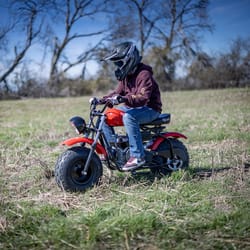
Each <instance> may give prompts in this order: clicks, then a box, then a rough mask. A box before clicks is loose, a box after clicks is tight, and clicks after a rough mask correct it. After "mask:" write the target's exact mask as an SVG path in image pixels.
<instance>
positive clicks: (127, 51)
mask: <svg viewBox="0 0 250 250" xmlns="http://www.w3.org/2000/svg"><path fill="white" fill-rule="evenodd" d="M103 60H104V61H111V62H113V63H114V64H115V66H116V67H117V68H116V70H115V76H116V78H117V80H118V86H117V88H116V89H115V90H114V91H113V92H111V93H109V94H108V95H106V96H104V97H103V98H102V99H101V100H100V102H102V103H105V102H109V101H110V100H112V103H110V106H112V105H114V104H119V103H123V104H124V105H122V106H119V107H118V109H120V110H122V111H124V112H125V114H124V115H123V123H124V127H125V130H126V133H127V135H128V138H129V148H130V158H129V160H128V161H127V163H126V164H125V165H124V166H123V167H122V170H123V171H131V170H133V169H136V168H138V167H141V166H143V165H144V164H145V153H144V147H143V143H142V137H141V133H140V124H144V123H149V122H151V121H153V120H155V119H156V118H158V117H159V115H160V113H161V111H162V102H161V95H160V90H159V86H158V84H157V83H156V81H155V79H154V78H153V70H152V67H150V66H148V65H146V64H144V63H142V62H141V60H142V57H141V56H140V54H139V51H138V49H137V48H136V46H135V45H134V44H133V43H131V42H124V43H121V44H119V45H117V46H116V48H115V49H114V50H113V52H112V53H111V54H110V55H108V56H106V57H105V58H103ZM110 97H112V99H110ZM103 132H104V134H105V136H106V138H107V140H108V141H109V142H111V141H112V134H113V130H112V128H111V127H109V126H108V125H107V124H105V125H104V127H103Z"/></svg>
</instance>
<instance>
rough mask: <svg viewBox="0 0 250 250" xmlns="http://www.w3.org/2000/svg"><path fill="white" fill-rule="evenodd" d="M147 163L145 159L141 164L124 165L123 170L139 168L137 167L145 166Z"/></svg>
mask: <svg viewBox="0 0 250 250" xmlns="http://www.w3.org/2000/svg"><path fill="white" fill-rule="evenodd" d="M145 163H146V162H145V161H143V162H141V163H140V164H137V165H135V166H130V167H129V168H124V167H123V168H122V170H123V171H132V170H135V169H137V168H139V167H141V166H143V165H144V164H145Z"/></svg>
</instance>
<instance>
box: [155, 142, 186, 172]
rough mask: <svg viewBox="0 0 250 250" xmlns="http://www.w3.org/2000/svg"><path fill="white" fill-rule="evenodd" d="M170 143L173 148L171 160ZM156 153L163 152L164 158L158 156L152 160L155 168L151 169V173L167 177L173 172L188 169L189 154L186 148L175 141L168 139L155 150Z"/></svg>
mask: <svg viewBox="0 0 250 250" xmlns="http://www.w3.org/2000/svg"><path fill="white" fill-rule="evenodd" d="M170 142H171V144H172V147H173V154H174V157H173V159H172V158H171V151H170ZM156 151H157V152H159V153H160V152H161V151H164V152H166V153H164V156H162V155H158V156H155V157H154V158H153V161H154V162H155V163H156V165H157V166H156V167H153V168H151V171H152V173H154V174H160V175H167V174H170V173H171V172H173V171H178V170H181V169H186V168H188V165H189V154H188V151H187V148H186V146H185V145H184V144H183V143H182V142H181V141H179V140H177V139H172V138H171V139H168V140H165V141H163V142H162V143H161V144H160V145H159V147H158V148H157V150H156Z"/></svg>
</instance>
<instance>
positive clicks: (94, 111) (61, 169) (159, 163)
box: [55, 98, 189, 192]
mask: <svg viewBox="0 0 250 250" xmlns="http://www.w3.org/2000/svg"><path fill="white" fill-rule="evenodd" d="M98 107H100V102H99V100H98V99H97V98H92V99H91V100H90V121H89V123H88V124H86V122H85V120H84V119H83V118H81V117H79V116H75V117H73V118H71V119H70V122H71V124H72V126H73V127H74V128H75V130H76V132H77V133H78V134H79V135H82V136H79V137H75V138H71V139H68V140H66V141H64V142H62V145H66V146H69V147H70V148H68V149H67V150H66V151H65V152H64V153H62V154H61V155H60V156H59V157H58V160H57V163H56V166H55V178H56V182H57V184H58V185H59V186H60V187H61V188H62V189H64V190H66V191H75V192H77V191H84V190H86V189H88V188H90V187H93V186H94V185H96V184H98V183H99V181H100V179H101V177H102V175H103V165H106V166H107V167H108V168H109V169H110V170H118V171H122V166H123V165H124V164H125V163H126V162H127V161H128V159H129V156H130V154H129V141H128V137H127V135H126V133H121V132H117V131H116V130H118V129H117V127H119V126H123V121H122V116H123V114H124V113H123V111H120V110H118V109H115V108H108V107H107V104H104V105H103V107H102V108H101V109H100V110H98ZM104 122H106V123H107V124H108V125H109V126H111V127H112V128H113V132H114V137H115V140H114V142H113V143H112V144H111V145H110V144H109V142H108V141H107V139H106V138H105V135H104V133H103V131H102V127H103V124H104ZM168 123H170V114H161V115H160V116H159V117H158V118H157V119H156V120H154V121H152V122H150V123H148V124H142V125H140V129H141V135H142V140H143V145H144V149H145V154H146V163H145V165H143V166H142V167H140V168H137V169H136V170H133V171H132V173H133V174H135V173H136V172H137V171H140V170H145V169H148V170H149V171H151V172H152V173H153V174H155V175H161V176H162V175H167V174H170V173H171V172H172V171H177V170H180V169H185V168H187V167H188V165H189V154H188V151H187V148H186V147H185V145H184V144H183V143H182V142H181V141H180V140H179V139H180V138H183V139H187V137H186V136H185V135H183V134H180V133H178V132H167V131H165V132H164V129H165V128H166V124H168Z"/></svg>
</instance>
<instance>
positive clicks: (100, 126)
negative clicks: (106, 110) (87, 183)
mask: <svg viewBox="0 0 250 250" xmlns="http://www.w3.org/2000/svg"><path fill="white" fill-rule="evenodd" d="M104 122H105V116H104V115H103V116H101V118H100V123H99V125H98V129H97V133H96V136H95V139H94V141H93V143H92V145H91V148H90V152H89V155H88V158H87V161H86V163H85V165H84V169H83V170H82V174H83V175H87V173H88V169H89V164H90V161H91V158H92V155H93V153H94V152H95V149H96V145H97V143H98V140H99V137H100V135H101V133H102V127H103V124H104Z"/></svg>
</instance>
